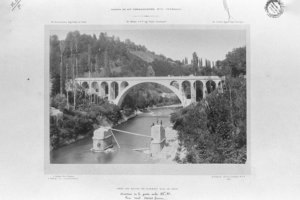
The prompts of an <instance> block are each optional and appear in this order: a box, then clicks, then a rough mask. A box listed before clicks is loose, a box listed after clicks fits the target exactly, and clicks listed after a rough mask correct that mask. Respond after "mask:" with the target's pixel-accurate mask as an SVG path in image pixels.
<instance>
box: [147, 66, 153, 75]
mask: <svg viewBox="0 0 300 200" xmlns="http://www.w3.org/2000/svg"><path fill="white" fill-rule="evenodd" d="M146 76H155V72H154V70H153V68H152V66H151V65H149V66H148V68H147V73H146Z"/></svg>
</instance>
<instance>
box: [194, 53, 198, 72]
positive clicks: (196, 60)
mask: <svg viewBox="0 0 300 200" xmlns="http://www.w3.org/2000/svg"><path fill="white" fill-rule="evenodd" d="M198 62H199V61H198V56H197V53H196V52H194V53H193V68H194V71H195V73H196V74H197V72H198Z"/></svg>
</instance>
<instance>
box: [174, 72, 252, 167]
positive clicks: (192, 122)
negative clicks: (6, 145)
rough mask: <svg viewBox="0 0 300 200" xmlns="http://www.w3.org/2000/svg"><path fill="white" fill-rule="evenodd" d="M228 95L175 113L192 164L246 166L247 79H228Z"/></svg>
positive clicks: (210, 97)
mask: <svg viewBox="0 0 300 200" xmlns="http://www.w3.org/2000/svg"><path fill="white" fill-rule="evenodd" d="M225 83H226V84H225V87H224V92H223V93H219V92H217V91H216V90H215V91H214V92H212V93H211V94H210V95H208V97H207V98H206V100H203V101H201V102H199V103H197V104H193V105H190V106H188V107H186V108H184V109H182V110H180V111H178V112H177V113H174V114H172V116H171V121H172V122H173V123H174V126H173V128H174V129H175V130H177V131H178V139H179V141H180V146H181V147H180V148H183V147H184V148H185V149H186V157H185V158H183V159H182V160H180V159H179V158H178V157H177V158H176V159H177V160H178V161H179V162H183V163H185V162H188V163H245V162H246V160H247V154H246V152H247V151H246V150H247V143H246V138H247V134H246V133H247V131H246V80H245V79H244V78H228V79H227V80H226V82H225Z"/></svg>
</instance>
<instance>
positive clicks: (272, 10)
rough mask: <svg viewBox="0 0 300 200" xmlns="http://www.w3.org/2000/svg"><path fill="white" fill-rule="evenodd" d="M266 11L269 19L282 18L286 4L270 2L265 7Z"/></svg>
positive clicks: (276, 0)
mask: <svg viewBox="0 0 300 200" xmlns="http://www.w3.org/2000/svg"><path fill="white" fill-rule="evenodd" d="M265 11H266V12H267V14H268V16H269V17H273V18H277V17H280V16H281V15H282V13H283V12H284V4H283V3H282V1H281V0H268V2H267V3H266V5H265Z"/></svg>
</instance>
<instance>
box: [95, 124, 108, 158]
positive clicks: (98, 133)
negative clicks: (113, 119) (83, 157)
mask: <svg viewBox="0 0 300 200" xmlns="http://www.w3.org/2000/svg"><path fill="white" fill-rule="evenodd" d="M111 147H113V144H112V132H111V130H110V129H107V128H104V127H100V128H98V129H97V130H95V131H94V137H93V148H92V151H96V152H102V151H105V150H106V149H108V148H111Z"/></svg>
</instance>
